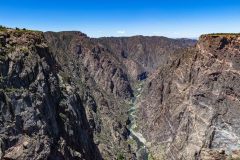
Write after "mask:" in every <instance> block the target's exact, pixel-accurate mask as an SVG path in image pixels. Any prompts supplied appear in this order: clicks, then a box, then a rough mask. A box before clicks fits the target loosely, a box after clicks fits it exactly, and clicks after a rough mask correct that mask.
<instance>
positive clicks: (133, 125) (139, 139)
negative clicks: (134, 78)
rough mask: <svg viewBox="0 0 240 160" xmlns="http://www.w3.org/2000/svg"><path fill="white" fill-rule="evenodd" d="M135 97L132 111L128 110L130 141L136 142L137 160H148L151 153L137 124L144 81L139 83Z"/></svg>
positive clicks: (131, 105) (131, 104) (131, 107)
mask: <svg viewBox="0 0 240 160" xmlns="http://www.w3.org/2000/svg"><path fill="white" fill-rule="evenodd" d="M138 83H139V84H138V85H137V87H136V89H135V92H134V97H133V98H132V102H131V103H130V109H129V110H128V115H129V120H130V124H129V126H128V129H129V131H130V137H129V138H130V139H132V140H133V141H135V143H136V155H135V156H136V159H137V160H148V156H149V153H148V152H149V151H148V149H147V147H146V139H145V138H144V137H143V135H142V133H140V131H139V130H138V122H137V115H136V112H137V109H138V108H137V106H136V104H137V100H138V98H139V97H140V96H141V92H142V88H143V85H144V81H142V82H138Z"/></svg>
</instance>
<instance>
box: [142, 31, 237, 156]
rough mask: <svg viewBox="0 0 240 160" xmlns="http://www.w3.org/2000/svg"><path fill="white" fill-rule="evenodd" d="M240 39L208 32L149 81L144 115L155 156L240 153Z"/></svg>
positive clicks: (143, 126)
mask: <svg viewBox="0 0 240 160" xmlns="http://www.w3.org/2000/svg"><path fill="white" fill-rule="evenodd" d="M239 40H240V39H239V36H236V35H231V36H230V35H219V36H216V35H203V36H201V37H200V40H199V42H198V44H197V46H196V48H192V49H183V50H182V51H179V52H178V53H175V54H172V55H171V59H172V60H171V61H169V62H168V64H166V65H164V66H160V67H159V69H158V70H157V71H155V73H154V74H153V75H152V76H151V77H150V78H149V79H148V80H147V82H146V85H145V87H144V91H143V93H142V96H141V98H140V99H139V101H138V107H139V112H138V117H139V122H140V126H141V131H142V133H143V134H144V136H145V138H146V139H147V145H148V147H149V148H150V151H151V153H152V154H153V157H155V158H156V159H227V157H228V158H230V157H231V156H232V158H236V157H238V156H239V153H238V152H239V149H240V148H239V145H240V130H239V127H240V126H239V114H240V110H239V105H240V103H239V98H240V97H239V93H240V88H239V80H240V68H239V60H240V59H239V58H240V50H239V44H240V43H239V42H240V41H239Z"/></svg>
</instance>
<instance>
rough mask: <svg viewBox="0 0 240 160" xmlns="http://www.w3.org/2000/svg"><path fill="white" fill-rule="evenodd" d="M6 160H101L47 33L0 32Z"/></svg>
mask: <svg viewBox="0 0 240 160" xmlns="http://www.w3.org/2000/svg"><path fill="white" fill-rule="evenodd" d="M0 39H1V52H0V55H1V59H0V76H1V77H0V86H1V87H0V88H1V89H0V110H1V112H0V125H1V127H0V156H1V159H101V155H100V153H99V150H98V148H97V147H96V144H95V143H94V141H93V132H92V130H91V128H90V124H89V122H88V120H87V118H86V112H85V109H84V106H83V102H82V99H81V98H80V96H79V95H78V94H77V91H74V90H67V89H66V88H67V87H66V85H65V84H62V83H61V82H60V80H59V78H58V68H59V67H58V64H57V62H56V61H55V59H54V57H53V54H52V53H50V52H49V48H48V47H47V42H46V41H45V39H44V36H43V34H42V33H38V32H32V31H22V30H11V29H8V30H6V31H4V32H0Z"/></svg>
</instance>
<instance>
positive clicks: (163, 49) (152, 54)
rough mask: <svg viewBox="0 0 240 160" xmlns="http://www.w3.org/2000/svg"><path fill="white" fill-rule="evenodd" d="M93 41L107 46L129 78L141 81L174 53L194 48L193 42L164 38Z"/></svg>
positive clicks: (137, 37)
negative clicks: (121, 63) (120, 62)
mask: <svg viewBox="0 0 240 160" xmlns="http://www.w3.org/2000/svg"><path fill="white" fill-rule="evenodd" d="M94 40H95V41H97V42H99V43H101V44H103V45H105V46H107V47H108V48H109V50H110V51H111V52H112V53H113V54H114V55H116V56H117V57H118V58H119V59H120V60H121V61H122V62H123V65H124V67H126V70H127V72H128V74H129V76H130V77H131V78H132V79H133V80H134V81H136V80H137V79H139V80H143V79H145V78H146V77H147V76H148V75H149V74H151V73H152V72H153V71H154V70H155V69H156V68H157V67H158V66H159V65H163V64H165V63H166V61H167V60H168V57H169V55H170V54H172V53H173V52H174V51H176V50H178V49H180V48H185V47H190V46H194V45H195V44H196V41H195V40H190V39H170V38H166V37H144V36H134V37H120V38H115V37H111V38H99V39H94Z"/></svg>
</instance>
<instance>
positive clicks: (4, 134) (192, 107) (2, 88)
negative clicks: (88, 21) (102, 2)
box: [0, 28, 240, 160]
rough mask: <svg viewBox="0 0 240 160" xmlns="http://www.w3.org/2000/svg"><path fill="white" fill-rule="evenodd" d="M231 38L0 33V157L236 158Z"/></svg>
mask: <svg viewBox="0 0 240 160" xmlns="http://www.w3.org/2000/svg"><path fill="white" fill-rule="evenodd" d="M239 37H240V36H239V35H237V34H211V35H202V36H201V37H200V39H199V41H198V43H197V44H196V41H194V40H187V39H169V38H165V37H144V36H135V37H120V38H114V37H110V38H107V37H105V38H100V39H95V38H89V37H88V36H87V35H85V34H83V33H81V32H76V31H72V32H46V33H43V32H38V31H31V30H20V29H9V28H1V29H0V110H1V112H0V157H1V159H6V160H7V159H29V160H30V159H86V160H98V159H118V160H120V159H133V160H134V159H148V158H149V159H150V158H154V159H206V160H207V159H231V158H232V159H234V158H237V157H239V145H240V144H239V142H240V141H239V138H240V131H239V128H240V126H239V124H240V123H239V116H238V115H239V112H240V109H239V98H240V96H239V93H240V87H239V81H240V71H239V70H240V65H239V62H240V48H239V46H240V38H239Z"/></svg>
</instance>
